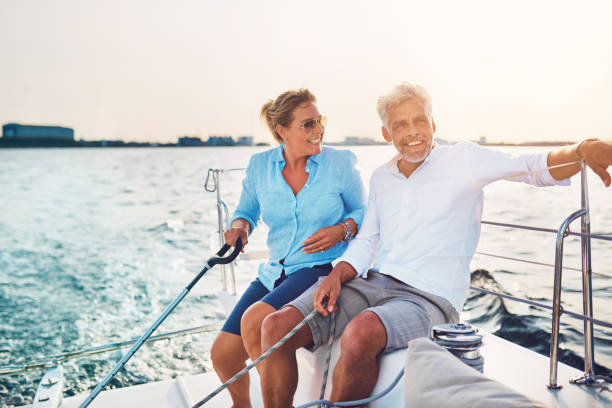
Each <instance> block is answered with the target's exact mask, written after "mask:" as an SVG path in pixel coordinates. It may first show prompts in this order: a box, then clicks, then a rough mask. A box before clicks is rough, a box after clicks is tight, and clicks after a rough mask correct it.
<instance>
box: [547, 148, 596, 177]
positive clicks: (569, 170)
mask: <svg viewBox="0 0 612 408" xmlns="http://www.w3.org/2000/svg"><path fill="white" fill-rule="evenodd" d="M585 143H590V141H588V140H585V141H583V142H580V143H576V144H573V145H571V146H565V147H562V148H560V149H557V150H553V151H551V152H550V153H549V154H548V159H547V164H548V167H552V166H557V165H559V164H563V163H571V162H575V161H579V160H582V158H583V156H581V155H580V153H579V147H580V150H581V149H582V148H583V147H584V144H585ZM579 171H580V163H576V164H572V165H569V166H563V167H557V168H555V169H550V170H549V172H550V175H551V176H553V178H554V179H555V180H565V179H567V178H570V177H572V176H573V175H574V174H576V173H578V172H579Z"/></svg>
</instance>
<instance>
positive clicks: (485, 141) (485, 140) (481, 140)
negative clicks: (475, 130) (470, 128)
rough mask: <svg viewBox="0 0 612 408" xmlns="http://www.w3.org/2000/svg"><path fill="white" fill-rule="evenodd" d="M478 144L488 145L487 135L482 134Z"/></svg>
mask: <svg viewBox="0 0 612 408" xmlns="http://www.w3.org/2000/svg"><path fill="white" fill-rule="evenodd" d="M478 144H479V145H486V144H487V137H486V136H480V139H478Z"/></svg>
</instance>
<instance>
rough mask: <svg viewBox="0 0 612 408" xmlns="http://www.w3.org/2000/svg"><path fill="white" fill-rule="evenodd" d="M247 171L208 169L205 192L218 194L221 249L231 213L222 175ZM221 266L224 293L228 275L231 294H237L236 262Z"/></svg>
mask: <svg viewBox="0 0 612 408" xmlns="http://www.w3.org/2000/svg"><path fill="white" fill-rule="evenodd" d="M239 170H245V169H244V168H233V169H208V173H207V174H206V181H205V182H204V190H206V191H208V192H209V193H214V192H216V193H217V228H218V229H217V233H218V234H219V247H222V246H223V245H225V238H224V236H223V233H224V232H225V231H226V230H228V229H229V211H228V209H227V204H225V201H223V199H222V198H221V175H222V174H223V173H226V172H230V171H239ZM220 266H221V286H222V288H223V290H224V291H228V289H227V281H228V276H227V275H228V274H229V280H230V281H231V292H230V293H231V294H232V295H235V294H236V274H235V271H234V262H231V263H229V264H227V265H220Z"/></svg>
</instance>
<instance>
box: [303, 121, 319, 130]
mask: <svg viewBox="0 0 612 408" xmlns="http://www.w3.org/2000/svg"><path fill="white" fill-rule="evenodd" d="M315 123H317V121H316V119H309V120H307V121H306V122H304V129H306V130H312V129H314V127H315Z"/></svg>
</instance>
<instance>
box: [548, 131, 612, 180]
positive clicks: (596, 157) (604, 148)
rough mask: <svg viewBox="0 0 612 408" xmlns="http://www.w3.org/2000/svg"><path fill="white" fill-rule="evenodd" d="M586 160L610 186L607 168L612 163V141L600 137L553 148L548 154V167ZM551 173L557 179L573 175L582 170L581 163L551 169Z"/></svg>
mask: <svg viewBox="0 0 612 408" xmlns="http://www.w3.org/2000/svg"><path fill="white" fill-rule="evenodd" d="M578 160H584V162H585V163H586V164H587V165H588V166H589V167H590V168H591V169H592V170H593V171H594V172H595V173H596V174H597V175H598V176H599V177H600V178H601V180H602V181H603V183H604V184H605V185H606V187H609V186H610V181H611V178H610V173H608V171H607V170H606V169H607V168H608V166H610V165H612V143H610V142H604V141H601V140H598V139H586V140H584V141H582V142H580V143H576V144H574V145H571V146H567V147H562V148H560V149H557V150H553V151H552V152H550V153H549V154H548V160H547V163H548V167H551V166H556V165H558V164H563V163H570V162H573V161H578ZM549 171H550V175H551V176H553V178H555V179H556V180H564V179H567V178H570V177H572V176H573V175H574V174H576V173H578V172H579V171H580V164H578V163H576V164H574V165H571V166H563V167H558V168H556V169H550V170H549Z"/></svg>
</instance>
